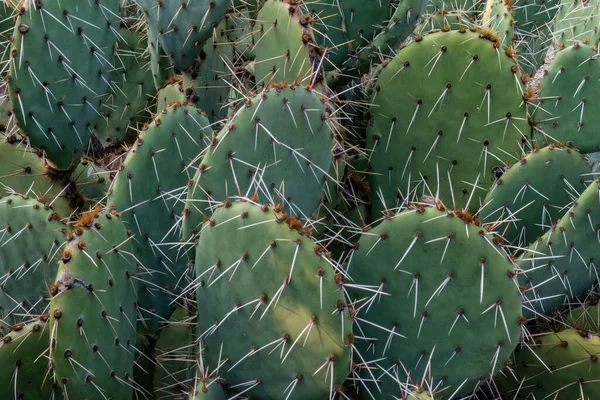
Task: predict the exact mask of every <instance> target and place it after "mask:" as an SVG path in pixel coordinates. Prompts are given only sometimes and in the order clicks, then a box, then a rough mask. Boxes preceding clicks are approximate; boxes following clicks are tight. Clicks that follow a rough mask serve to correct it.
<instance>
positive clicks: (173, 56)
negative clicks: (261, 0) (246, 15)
mask: <svg viewBox="0 0 600 400" xmlns="http://www.w3.org/2000/svg"><path fill="white" fill-rule="evenodd" d="M137 3H138V4H139V5H140V6H141V7H142V8H143V11H144V14H145V15H146V21H147V22H148V31H149V32H151V33H152V34H151V35H149V36H154V37H157V38H158V40H159V41H160V44H161V47H162V48H163V50H164V52H165V53H166V55H167V56H168V57H169V60H170V61H171V63H172V64H173V65H174V66H175V67H176V68H177V69H180V70H187V69H193V68H194V64H196V63H197V62H198V61H199V58H201V57H202V56H201V53H202V47H203V46H204V44H205V43H206V41H207V40H208V39H209V38H210V37H211V36H212V35H213V29H214V27H215V26H216V25H218V24H219V22H220V21H221V20H222V19H223V17H224V16H225V14H226V12H227V8H228V7H229V4H230V3H231V0H213V1H204V0H191V1H160V2H158V3H156V2H154V1H151V0H138V1H137Z"/></svg>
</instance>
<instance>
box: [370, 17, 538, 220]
mask: <svg viewBox="0 0 600 400" xmlns="http://www.w3.org/2000/svg"><path fill="white" fill-rule="evenodd" d="M416 39H417V40H416V41H415V42H413V43H411V44H409V45H408V46H406V47H404V48H402V49H401V50H400V51H399V52H398V53H397V55H396V56H395V57H394V58H393V60H391V61H390V62H389V63H388V64H385V66H384V68H382V69H381V70H380V72H379V74H378V78H377V83H376V86H375V88H374V92H373V95H372V97H371V103H372V106H371V114H372V124H371V126H370V127H369V129H368V130H367V147H368V148H369V149H371V150H372V153H371V154H370V160H371V164H372V172H373V175H372V184H371V191H372V197H373V199H379V201H375V200H374V207H373V208H374V215H377V214H378V212H379V211H380V210H381V209H382V208H385V207H387V208H393V207H397V205H398V204H397V203H401V202H402V201H403V200H404V199H405V198H413V197H415V195H416V197H417V198H420V197H421V196H422V195H433V194H434V193H435V194H436V195H437V196H439V198H440V199H441V200H442V201H443V202H445V203H446V204H452V205H453V206H454V207H466V206H467V205H468V206H469V208H470V209H477V207H478V205H479V201H480V197H483V195H484V190H486V189H487V188H488V187H489V186H491V184H492V183H493V181H494V178H493V173H492V171H493V170H494V168H495V167H496V166H498V165H501V166H502V165H504V163H505V161H504V160H513V159H516V160H518V159H519V158H520V156H521V153H522V147H521V146H522V141H526V134H528V133H529V130H530V128H529V125H528V122H527V114H526V110H525V106H524V103H523V94H524V89H523V84H522V83H521V80H520V76H519V69H518V67H517V65H516V64H515V62H514V60H513V59H512V58H511V57H509V56H508V55H506V54H505V53H504V51H502V50H501V49H500V47H501V45H500V42H499V39H498V36H497V35H496V34H495V33H493V32H491V30H489V29H488V30H483V31H481V32H471V31H466V30H464V29H463V30H460V31H450V32H437V33H432V34H429V35H425V36H420V35H418V36H417V38H416ZM382 203H385V206H384V205H383V204H382Z"/></svg>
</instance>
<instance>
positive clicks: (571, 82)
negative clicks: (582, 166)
mask: <svg viewBox="0 0 600 400" xmlns="http://www.w3.org/2000/svg"><path fill="white" fill-rule="evenodd" d="M599 64H600V61H598V57H597V54H596V49H595V48H592V47H589V46H585V45H574V46H571V47H568V48H566V49H564V50H562V51H559V52H558V53H557V54H556V56H555V58H554V60H552V63H551V64H550V67H549V68H548V70H547V72H546V74H545V75H544V78H543V79H542V82H541V83H540V97H541V99H542V101H541V102H540V104H539V107H540V108H541V109H539V110H536V113H535V118H536V120H537V121H538V126H536V128H537V129H536V131H535V132H534V133H535V134H536V135H537V136H538V139H539V140H544V141H546V142H549V143H552V142H563V143H572V144H574V145H575V147H577V148H578V149H579V150H580V151H581V152H582V153H592V152H596V151H600V133H599V132H598V128H597V127H598V126H599V125H600V113H597V112H596V111H595V108H596V107H598V105H599V104H600V99H598V93H600V84H599V83H598V81H599V80H600V65H599Z"/></svg>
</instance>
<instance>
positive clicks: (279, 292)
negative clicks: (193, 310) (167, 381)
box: [195, 200, 354, 399]
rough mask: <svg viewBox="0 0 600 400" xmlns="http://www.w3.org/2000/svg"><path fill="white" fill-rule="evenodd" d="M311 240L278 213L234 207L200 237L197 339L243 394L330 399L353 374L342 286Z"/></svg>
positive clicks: (220, 212) (225, 208) (226, 207)
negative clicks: (350, 369) (350, 368)
mask: <svg viewBox="0 0 600 400" xmlns="http://www.w3.org/2000/svg"><path fill="white" fill-rule="evenodd" d="M308 233H309V231H308V230H307V229H306V228H305V227H304V226H303V225H302V223H301V222H300V221H299V220H297V219H296V218H293V217H289V216H288V215H287V214H282V213H281V212H279V208H278V207H275V209H274V208H272V207H270V206H266V205H264V206H261V205H259V204H255V203H253V202H251V201H247V202H239V203H233V204H232V203H231V202H230V201H229V200H226V201H225V202H224V203H223V204H222V205H221V206H219V207H218V208H217V209H216V210H215V213H214V214H213V216H212V218H211V219H210V221H208V222H207V223H206V225H205V226H204V228H203V230H202V234H201V237H200V241H199V244H198V248H197V251H196V280H195V283H196V286H197V290H196V296H197V302H198V305H199V315H200V318H199V321H198V333H199V337H200V340H202V341H203V343H204V344H205V345H206V359H207V362H208V365H220V363H221V362H222V361H223V360H226V362H225V363H224V364H223V365H222V366H220V368H219V373H220V374H221V375H222V377H223V378H224V379H226V380H227V382H228V383H229V388H230V389H232V390H234V391H235V392H237V393H238V395H241V394H242V393H244V394H247V395H250V396H253V397H254V396H256V397H257V398H283V397H284V396H288V398H289V399H303V398H311V399H316V398H324V397H325V396H329V397H330V398H331V397H332V396H333V394H334V393H335V391H336V390H337V387H338V385H341V383H342V382H343V381H344V379H345V377H346V376H347V375H348V372H349V366H350V353H351V349H353V348H354V344H353V342H354V338H353V337H352V335H350V325H351V320H350V316H349V311H348V308H347V306H346V303H345V302H344V299H343V295H342V293H341V292H340V291H339V290H338V289H339V287H338V282H339V281H340V279H343V278H342V277H341V276H340V275H339V274H338V273H337V271H336V270H334V268H333V267H332V265H331V264H333V261H331V260H329V259H328V258H327V255H326V254H325V253H324V249H323V248H322V247H321V246H318V245H317V244H316V243H315V242H314V241H313V240H311V239H310V237H308Z"/></svg>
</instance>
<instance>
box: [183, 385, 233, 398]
mask: <svg viewBox="0 0 600 400" xmlns="http://www.w3.org/2000/svg"><path fill="white" fill-rule="evenodd" d="M189 400H227V396H226V395H225V391H224V390H223V388H222V387H221V385H220V384H219V382H217V381H214V382H210V383H209V384H205V383H203V382H198V383H197V384H196V389H195V390H193V391H192V392H191V393H190V397H189Z"/></svg>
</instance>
